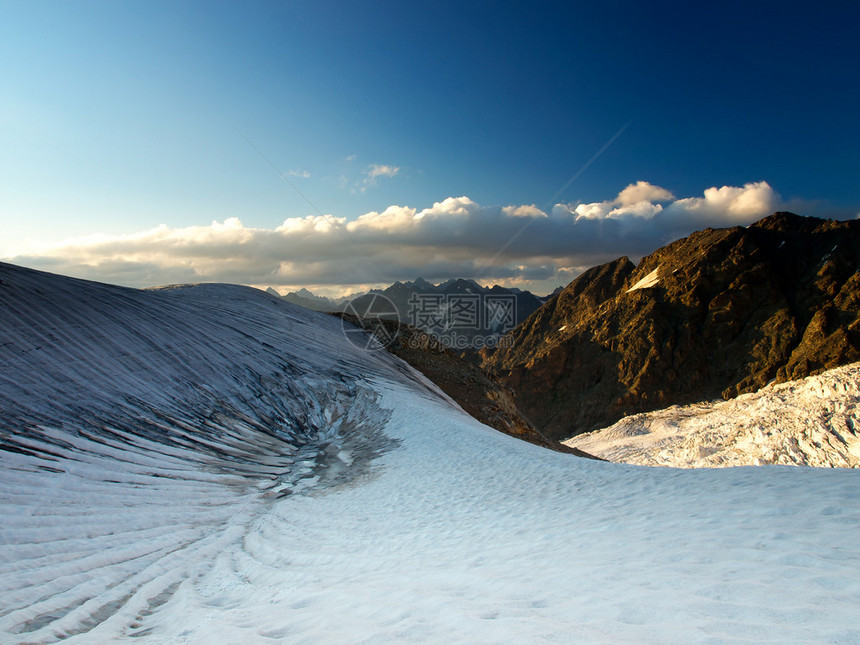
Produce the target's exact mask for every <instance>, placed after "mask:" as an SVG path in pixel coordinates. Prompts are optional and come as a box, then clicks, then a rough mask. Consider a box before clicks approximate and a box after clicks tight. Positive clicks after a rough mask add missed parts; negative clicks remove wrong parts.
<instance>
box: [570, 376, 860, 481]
mask: <svg viewBox="0 0 860 645" xmlns="http://www.w3.org/2000/svg"><path fill="white" fill-rule="evenodd" d="M859 432H860V363H855V364H853V365H847V366H844V367H839V368H836V369H833V370H830V371H828V372H825V373H823V374H820V375H817V376H810V377H807V378H805V379H801V380H798V381H791V382H788V383H781V384H779V385H769V386H767V387H765V388H763V389H761V390H759V391H758V392H755V393H752V394H745V395H743V396H739V397H737V398H735V399H731V400H729V401H715V402H710V403H699V404H695V405H687V406H673V407H671V408H667V409H665V410H658V411H656V412H648V413H643V414H635V415H631V416H629V417H625V418H624V419H621V420H620V421H618V422H617V423H615V424H614V425H612V426H610V427H608V428H604V429H602V430H596V431H594V432H590V433H587V434H583V435H579V436H576V437H573V438H572V439H569V440H567V441H565V442H564V443H565V444H567V445H568V446H572V447H575V448H580V449H581V450H585V451H587V452H589V453H591V454H594V455H597V456H599V457H603V458H604V459H608V460H610V461H615V462H623V463H628V464H640V465H644V466H677V467H682V468H702V467H721V466H744V465H761V464H788V465H800V466H822V467H850V468H857V467H860V435H858V433H859Z"/></svg>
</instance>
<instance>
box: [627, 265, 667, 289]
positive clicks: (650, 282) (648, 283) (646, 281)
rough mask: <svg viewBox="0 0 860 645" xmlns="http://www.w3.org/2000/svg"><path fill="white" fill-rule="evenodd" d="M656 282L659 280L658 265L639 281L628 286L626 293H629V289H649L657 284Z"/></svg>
mask: <svg viewBox="0 0 860 645" xmlns="http://www.w3.org/2000/svg"><path fill="white" fill-rule="evenodd" d="M658 282H660V267H657V268H656V269H654V270H653V271H652V272H651V273H649V274H648V275H646V276H645V277H644V278H642V279H641V280H640V281H639V282H637V283H636V284H634V285H633V286H632V287H630V288H629V289H628V290H627V293H630V292H631V291H636V290H637V289H650V288H651V287H655V286H657V283H658Z"/></svg>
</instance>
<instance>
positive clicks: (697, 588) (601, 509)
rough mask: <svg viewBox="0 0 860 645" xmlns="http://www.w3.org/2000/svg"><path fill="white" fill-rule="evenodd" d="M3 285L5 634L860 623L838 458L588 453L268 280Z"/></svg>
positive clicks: (698, 635)
mask: <svg viewBox="0 0 860 645" xmlns="http://www.w3.org/2000/svg"><path fill="white" fill-rule="evenodd" d="M0 281H2V284H0V297H2V298H3V303H4V307H3V308H2V309H0V317H2V318H3V319H2V321H0V322H2V325H0V362H2V364H3V366H4V367H5V369H3V370H2V372H0V410H2V417H0V423H2V425H0V432H2V433H3V435H2V436H3V438H4V441H5V443H4V447H5V448H6V450H0V482H2V488H0V512H2V517H3V524H2V534H0V536H1V537H2V540H0V641H2V642H3V643H23V642H44V643H50V642H54V641H56V640H58V639H59V638H60V637H62V636H67V637H68V642H69V643H86V644H89V643H101V642H109V641H113V640H132V638H131V637H136V638H134V639H133V640H134V641H135V642H141V643H177V642H181V643H201V644H202V643H206V644H209V643H238V642H241V643H325V642H332V643H339V642H351V643H363V642H365V643H369V642H372V643H387V642H415V641H418V642H438V643H443V642H444V643H451V642H455V643H477V642H481V643H509V642H530V643H536V642H547V643H552V642H562V643H570V642H589V643H594V642H596V643H600V642H606V643H614V642H661V643H709V642H772V643H809V642H820V643H826V642H830V643H835V642H839V643H850V642H855V643H856V642H860V617H858V609H857V607H858V600H860V577H858V575H857V572H858V565H860V544H858V541H857V539H856V535H857V531H858V528H860V508H858V506H857V504H856V499H857V496H858V493H860V480H858V477H857V473H856V472H854V471H850V470H845V469H840V470H831V469H797V468H786V467H766V468H736V469H722V470H713V469H707V470H682V469H670V468H642V467H636V466H629V465H623V464H613V463H603V462H594V461H590V460H582V459H578V458H576V457H573V456H571V455H566V454H560V453H555V452H551V451H547V450H544V449H541V448H539V447H537V446H533V445H531V444H527V443H524V442H521V441H518V440H516V439H513V438H511V437H508V436H505V435H502V434H500V433H498V432H496V431H494V430H491V429H490V428H487V427H486V426H483V425H481V424H480V423H478V422H477V421H475V420H473V419H472V418H470V417H468V416H466V415H465V414H464V413H463V412H462V411H461V410H460V409H459V408H458V407H457V405H456V404H454V403H453V402H452V401H450V400H449V399H448V398H447V397H445V395H444V394H442V393H441V392H439V390H437V389H436V388H435V387H434V386H432V384H430V383H428V382H427V381H426V380H425V379H424V378H423V377H422V376H421V375H419V374H417V373H416V372H414V371H413V370H411V369H410V368H408V367H407V366H406V365H404V364H403V363H401V362H400V361H398V360H396V359H395V358H394V357H392V356H390V355H388V354H386V353H385V352H379V351H377V352H368V351H362V350H359V349H357V348H355V347H353V346H352V345H351V343H349V342H348V341H347V340H345V339H344V337H343V334H342V332H341V330H340V321H338V320H336V319H332V318H328V317H325V316H322V315H319V314H314V313H313V312H309V311H304V310H300V309H299V308H296V307H293V306H291V305H290V304H289V303H286V302H283V301H279V300H277V299H275V298H273V297H271V296H268V295H266V294H264V293H262V292H255V291H253V290H250V289H243V288H239V287H230V286H226V285H203V286H197V287H189V288H180V289H174V290H168V291H154V292H136V291H128V290H120V289H116V288H109V287H102V286H100V285H92V284H88V283H81V282H76V281H67V280H60V279H56V278H51V277H46V276H44V275H41V274H29V273H23V274H22V273H21V272H16V271H15V270H9V269H8V268H6V267H5V266H4V265H0ZM10 285H11V287H10ZM10 293H11V296H10ZM9 303H11V304H9ZM13 443H14V445H15V447H16V450H17V452H11V451H9V450H8V448H9V447H10V446H12V445H13ZM342 453H347V457H346V458H344V457H339V456H338V455H340V454H342ZM279 487H283V490H284V491H286V490H291V491H294V492H291V493H290V494H289V495H278V494H276V493H275V492H274V491H275V490H277V489H278V488H279Z"/></svg>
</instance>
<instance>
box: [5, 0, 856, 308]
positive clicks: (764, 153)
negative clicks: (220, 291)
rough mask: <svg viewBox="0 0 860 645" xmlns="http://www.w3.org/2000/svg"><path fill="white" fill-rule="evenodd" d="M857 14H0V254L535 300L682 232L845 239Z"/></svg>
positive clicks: (120, 274)
mask: <svg viewBox="0 0 860 645" xmlns="http://www.w3.org/2000/svg"><path fill="white" fill-rule="evenodd" d="M535 4H536V6H535ZM858 19H860V8H857V7H855V6H853V5H852V3H848V2H839V3H831V2H818V3H815V4H809V3H804V4H802V5H801V4H800V3H786V2H779V3H776V2H767V3H764V2H761V3H757V2H745V3H733V2H720V3H708V2H705V3H686V2H684V3H681V2H660V1H657V2H648V3H644V2H627V1H622V0H608V1H604V2H599V3H597V2H594V3H573V2H558V3H555V2H545V3H516V2H428V3H421V4H418V3H401V2H348V3H347V2H329V1H326V0H322V1H315V2H286V1H285V2H253V1H251V2H182V1H171V2H160V1H153V0H147V1H145V2H144V1H139V2H136V1H131V0H129V1H125V2H82V1H76V0H70V1H68V2H43V1H41V0H33V1H28V2H23V1H13V2H9V1H4V0H0V60H2V61H3V66H2V74H0V150H2V155H0V230H2V236H0V258H2V259H3V260H4V261H9V262H15V263H18V264H22V265H25V266H31V267H35V268H40V269H45V270H50V271H54V272H58V273H64V274H67V275H74V276H79V277H85V278H89V279H96V280H101V281H106V282H112V283H118V284H125V285H128V286H136V287H142V286H151V285H158V284H170V283H178V282H201V281H221V282H236V283H241V284H251V285H255V286H274V287H276V288H277V289H279V290H281V291H286V290H290V289H294V288H297V287H300V286H307V287H310V288H312V290H315V291H316V292H318V293H325V294H327V295H335V294H340V293H343V292H349V291H356V290H361V289H362V288H366V287H368V286H379V285H384V284H390V283H391V282H393V281H395V280H412V279H415V278H417V277H419V276H421V277H424V278H426V279H429V280H431V281H441V280H445V279H448V278H451V277H468V278H476V279H478V281H479V282H482V283H485V284H491V283H499V284H506V285H517V286H522V287H525V288H530V289H532V290H534V291H536V292H538V293H546V292H549V291H551V290H552V289H553V288H555V287H556V286H559V285H561V284H566V283H567V282H569V281H570V280H571V279H572V278H573V277H575V276H576V275H577V274H578V273H580V272H581V271H582V270H584V269H585V268H587V267H589V266H593V265H594V264H597V263H600V262H604V261H608V260H611V259H614V258H616V257H619V256H621V255H628V256H629V257H631V258H634V259H636V258H638V257H640V256H642V255H644V254H647V253H648V252H650V251H653V250H654V249H656V248H658V247H659V246H661V245H662V244H665V243H666V242H668V241H671V240H672V239H677V238H678V237H681V236H683V235H686V234H688V233H690V232H692V231H693V230H696V229H697V228H704V227H706V226H729V225H738V224H739V225H745V224H749V223H751V222H752V221H755V220H756V219H758V218H760V217H763V216H765V215H767V214H769V213H770V212H773V210H779V209H787V210H793V211H795V212H799V213H801V214H805V215H813V216H821V217H835V218H841V219H846V218H853V217H857V216H858V214H860V189H858V186H860V181H858V179H860V119H858V118H857V117H858V111H857V110H858V105H860V73H858V69H860V44H858V39H857V38H856V33H855V26H856V24H857V20H858Z"/></svg>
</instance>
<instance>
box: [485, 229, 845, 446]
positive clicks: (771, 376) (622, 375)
mask: <svg viewBox="0 0 860 645" xmlns="http://www.w3.org/2000/svg"><path fill="white" fill-rule="evenodd" d="M510 339H511V340H512V342H511V343H509V344H503V346H500V347H499V348H498V349H496V350H495V351H489V350H484V352H483V356H482V358H483V367H484V368H485V369H486V370H488V371H489V372H490V373H492V374H494V375H495V376H496V377H497V378H499V379H501V380H502V382H504V383H505V384H507V385H509V386H510V387H511V388H512V389H513V391H514V392H515V395H516V405H517V407H518V408H519V409H520V410H521V411H522V412H523V413H524V414H525V415H526V417H527V418H528V419H529V421H531V422H532V423H533V424H534V425H535V427H536V428H537V429H538V430H539V431H541V432H543V433H544V434H545V435H547V436H549V437H550V438H552V439H556V440H562V439H565V438H568V437H571V436H574V435H577V434H580V433H582V432H587V431H590V430H594V429H597V428H601V427H605V426H608V425H610V424H612V423H614V422H616V421H618V420H619V419H620V418H621V417H623V416H625V415H628V414H633V413H638V412H645V411H650V410H656V409H660V408H665V407H667V406H671V405H674V404H686V403H692V402H696V401H701V400H709V399H716V398H720V397H722V398H731V397H735V396H737V395H739V394H743V393H747V392H753V391H757V390H759V389H760V388H762V387H763V386H765V385H766V384H768V383H769V382H772V381H776V382H782V381H787V380H791V379H797V378H802V377H805V376H809V375H812V374H817V373H820V372H822V371H824V370H827V369H830V368H833V367H836V366H839V365H844V364H847V363H851V362H853V361H858V360H860V220H852V221H846V222H838V221H826V220H821V219H815V218H806V217H800V216H798V215H795V214H792V213H785V212H781V213H775V214H774V215H771V216H770V217H767V218H765V219H763V220H761V221H759V222H757V223H755V224H753V225H751V226H749V227H746V228H744V227H734V228H727V229H717V230H715V229H707V230H704V231H700V232H697V233H694V234H692V235H690V236H689V237H687V238H684V239H682V240H678V241H676V242H673V243H671V244H669V245H668V246H665V247H663V248H661V249H659V250H657V251H656V252H654V253H652V254H651V255H649V256H647V257H645V258H643V259H642V260H641V261H640V262H639V264H638V265H634V264H633V263H632V262H631V261H630V260H629V259H628V258H626V257H623V258H619V259H618V260H615V261H613V262H609V263H607V264H604V265H601V266H598V267H594V268H592V269H590V270H588V271H586V272H585V273H583V274H582V275H581V276H579V277H578V278H577V279H575V280H574V281H573V282H571V283H570V284H569V285H568V286H567V287H566V288H565V289H564V290H563V291H561V292H560V293H559V294H557V295H556V296H555V297H553V298H551V299H549V300H548V301H547V302H546V304H544V305H543V306H542V307H540V308H539V309H538V310H536V311H535V312H534V313H533V314H532V315H531V316H530V317H529V318H528V319H527V320H525V321H524V322H523V323H522V324H521V325H519V326H518V327H517V328H516V329H515V330H514V331H513V332H511V334H510Z"/></svg>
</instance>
